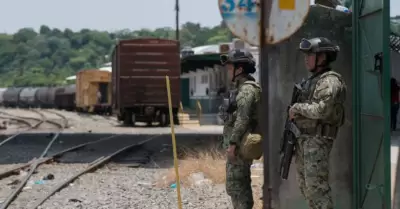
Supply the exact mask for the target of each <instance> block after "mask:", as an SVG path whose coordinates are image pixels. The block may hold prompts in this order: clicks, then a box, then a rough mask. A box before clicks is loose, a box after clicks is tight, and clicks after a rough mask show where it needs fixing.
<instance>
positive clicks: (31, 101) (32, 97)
mask: <svg viewBox="0 0 400 209" xmlns="http://www.w3.org/2000/svg"><path fill="white" fill-rule="evenodd" d="M38 89H39V88H32V87H26V88H23V89H22V90H21V92H20V93H19V102H18V106H19V107H36V106H37V105H38V101H37V99H36V93H37V91H38Z"/></svg>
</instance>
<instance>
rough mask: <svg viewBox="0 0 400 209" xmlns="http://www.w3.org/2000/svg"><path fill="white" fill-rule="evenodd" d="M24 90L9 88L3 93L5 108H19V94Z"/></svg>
mask: <svg viewBox="0 0 400 209" xmlns="http://www.w3.org/2000/svg"><path fill="white" fill-rule="evenodd" d="M22 89H23V88H20V87H12V88H8V89H7V90H6V91H5V92H4V93H3V104H4V106H5V107H17V106H18V104H19V94H20V93H21V91H22Z"/></svg>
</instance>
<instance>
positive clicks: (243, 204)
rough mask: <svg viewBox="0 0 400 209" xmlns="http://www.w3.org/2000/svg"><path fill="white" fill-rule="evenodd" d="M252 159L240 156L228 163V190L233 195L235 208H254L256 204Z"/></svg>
mask: <svg viewBox="0 0 400 209" xmlns="http://www.w3.org/2000/svg"><path fill="white" fill-rule="evenodd" d="M251 164H252V161H247V160H243V159H241V158H240V157H237V159H236V160H235V161H233V162H230V160H227V163H226V192H227V193H228V195H229V196H230V197H231V200H232V205H233V208H234V209H252V208H253V205H254V200H253V191H252V189H251V174H250V173H251V171H250V167H251Z"/></svg>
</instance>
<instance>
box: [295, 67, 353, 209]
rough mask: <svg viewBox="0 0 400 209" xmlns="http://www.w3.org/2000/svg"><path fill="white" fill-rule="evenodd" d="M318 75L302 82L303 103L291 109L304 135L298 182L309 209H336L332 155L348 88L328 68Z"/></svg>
mask: <svg viewBox="0 0 400 209" xmlns="http://www.w3.org/2000/svg"><path fill="white" fill-rule="evenodd" d="M318 74H319V75H318ZM318 74H314V76H312V77H310V79H309V80H307V82H306V83H303V88H304V90H303V92H302V95H301V96H300V99H299V100H302V101H299V102H298V103H295V104H294V105H293V106H292V108H291V111H292V112H293V113H295V114H296V115H297V117H296V118H295V123H296V125H297V126H298V127H299V128H300V130H301V132H302V135H301V136H300V137H299V138H298V140H297V144H296V166H297V181H298V183H299V187H300V191H301V193H302V194H303V196H304V197H305V199H306V200H307V203H308V205H309V207H310V209H333V202H332V194H331V188H330V186H329V154H330V151H331V150H332V145H333V142H334V139H335V138H336V136H337V132H338V129H339V127H340V126H341V125H342V124H343V121H344V105H343V103H344V101H345V97H346V89H347V88H346V84H345V83H344V81H343V79H342V76H341V75H340V74H338V73H336V72H334V71H331V70H330V69H329V68H326V69H325V70H322V71H320V73H318Z"/></svg>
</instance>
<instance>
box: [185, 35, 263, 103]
mask: <svg viewBox="0 0 400 209" xmlns="http://www.w3.org/2000/svg"><path fill="white" fill-rule="evenodd" d="M222 45H228V46H229V49H233V48H244V47H245V48H247V49H248V50H250V52H251V53H252V54H253V56H254V59H255V61H256V69H257V71H256V72H255V73H254V74H253V76H254V78H255V79H256V81H259V80H260V79H259V70H258V69H259V51H258V47H251V46H248V45H247V44H244V42H242V41H241V40H234V41H233V42H232V43H224V44H221V45H206V46H199V47H195V48H193V49H192V50H193V51H194V55H201V54H219V53H223V52H222V51H221V49H220V48H221V47H222ZM181 78H188V79H189V83H190V99H210V98H212V97H213V96H215V95H216V94H217V92H218V90H219V88H220V87H223V86H224V87H228V85H229V82H228V81H227V72H226V71H225V69H224V67H223V66H221V65H214V67H212V68H211V67H205V68H204V69H196V70H195V71H190V72H188V73H183V74H182V75H181Z"/></svg>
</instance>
